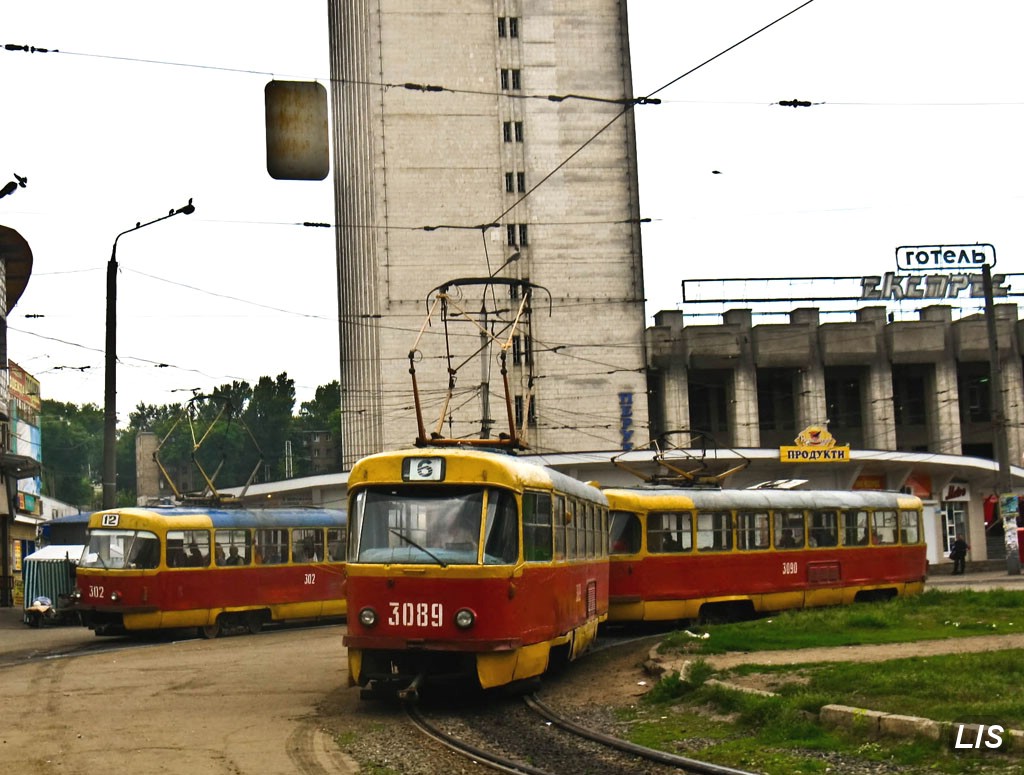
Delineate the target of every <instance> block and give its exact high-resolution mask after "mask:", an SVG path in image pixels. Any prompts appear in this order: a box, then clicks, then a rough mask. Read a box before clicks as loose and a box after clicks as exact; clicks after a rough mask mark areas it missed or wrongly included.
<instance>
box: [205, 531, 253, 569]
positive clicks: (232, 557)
mask: <svg viewBox="0 0 1024 775" xmlns="http://www.w3.org/2000/svg"><path fill="white" fill-rule="evenodd" d="M213 540H214V543H215V544H216V551H215V557H216V561H217V565H248V564H249V561H250V559H251V557H252V548H251V546H250V535H249V531H248V530H239V529H234V528H233V529H230V530H217V531H216V532H215V533H214V536H213Z"/></svg>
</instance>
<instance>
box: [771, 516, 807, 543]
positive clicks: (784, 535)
mask: <svg viewBox="0 0 1024 775" xmlns="http://www.w3.org/2000/svg"><path fill="white" fill-rule="evenodd" d="M804 543H805V540H804V513H803V512H802V511H780V512H776V514H775V548H776V549H803V547H804Z"/></svg>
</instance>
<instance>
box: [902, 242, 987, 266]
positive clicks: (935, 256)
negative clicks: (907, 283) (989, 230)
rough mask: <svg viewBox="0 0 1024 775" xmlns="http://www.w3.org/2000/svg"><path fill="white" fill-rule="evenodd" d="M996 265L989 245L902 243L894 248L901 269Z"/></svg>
mask: <svg viewBox="0 0 1024 775" xmlns="http://www.w3.org/2000/svg"><path fill="white" fill-rule="evenodd" d="M995 265H996V249H995V247H994V246H992V245H988V244H981V243H977V244H974V245H901V246H900V247H898V248H896V268H897V269H899V270H900V271H903V272H908V271H909V272H924V271H930V272H935V271H942V270H947V271H950V272H963V271H965V270H969V269H981V268H982V267H985V266H989V267H991V266H995Z"/></svg>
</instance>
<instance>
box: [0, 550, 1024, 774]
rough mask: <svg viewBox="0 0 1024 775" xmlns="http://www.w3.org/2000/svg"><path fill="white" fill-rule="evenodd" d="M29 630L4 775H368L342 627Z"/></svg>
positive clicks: (7, 730)
mask: <svg viewBox="0 0 1024 775" xmlns="http://www.w3.org/2000/svg"><path fill="white" fill-rule="evenodd" d="M927 586H928V587H929V588H939V589H963V588H972V589H994V588H1000V587H1002V588H1008V589H1021V590H1024V575H1015V576H1011V575H1009V574H1008V573H1007V572H1006V571H1005V570H1004V571H991V570H986V571H981V572H973V573H972V572H970V571H968V573H967V574H966V575H964V576H949V575H934V576H932V577H931V578H930V579H929V580H928V584H927ZM21 616H22V613H21V610H20V609H17V608H3V609H0V681H2V686H3V697H4V704H5V707H6V709H7V711H8V713H7V714H6V716H7V718H6V719H5V721H4V724H3V725H0V772H19V773H22V774H23V775H36V773H40V774H41V773H52V772H61V773H64V774H65V775H94V773H96V772H102V771H104V770H106V769H109V768H110V767H111V766H116V767H117V768H119V769H121V768H124V769H126V770H128V771H135V772H152V773H164V774H166V775H203V774H205V773H232V774H233V775H247V774H248V773H253V775H256V774H257V773H258V774H259V775H273V774H274V773H282V775H284V774H285V773H288V774H291V773H301V774H302V775H338V774H340V775H347V774H348V773H356V772H358V766H357V765H356V764H355V762H353V761H352V760H351V759H349V758H348V757H346V756H345V755H343V754H342V753H341V752H340V751H339V749H338V746H337V744H336V742H335V740H336V738H337V737H339V736H343V735H345V734H346V732H347V729H348V727H349V725H350V724H351V721H350V720H351V719H352V714H354V713H357V712H358V711H359V703H360V700H359V699H358V696H359V693H358V691H356V690H354V689H350V688H349V687H348V686H347V682H346V673H347V665H346V661H345V650H344V647H343V646H342V637H343V635H344V631H345V629H344V626H343V625H328V626H317V627H308V628H296V627H287V628H277V629H274V628H272V629H269V630H267V631H265V632H263V633H261V634H259V635H256V636H250V635H239V636H233V637H223V638H218V639H216V640H212V641H206V640H201V639H187V640H177V641H176V640H170V639H162V640H153V641H147V642H143V643H142V644H140V643H139V642H138V641H134V640H128V639H124V638H97V637H96V636H95V635H93V634H92V632H91V631H89V630H88V629H86V628H84V627H73V626H44V627H41V628H32V627H28V626H27V625H25V624H24V623H23V622H22V618H21Z"/></svg>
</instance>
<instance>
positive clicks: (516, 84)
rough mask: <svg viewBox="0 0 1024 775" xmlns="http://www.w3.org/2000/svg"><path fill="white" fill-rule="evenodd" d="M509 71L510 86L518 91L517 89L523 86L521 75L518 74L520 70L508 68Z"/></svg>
mask: <svg viewBox="0 0 1024 775" xmlns="http://www.w3.org/2000/svg"><path fill="white" fill-rule="evenodd" d="M509 72H510V73H512V88H513V90H515V91H518V90H519V89H521V88H523V79H522V76H521V75H520V71H519V70H510V71H509Z"/></svg>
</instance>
